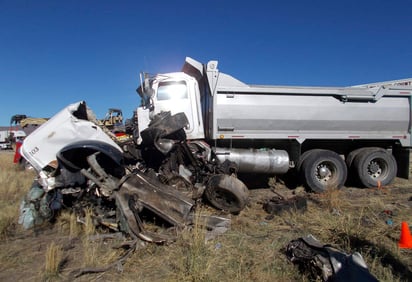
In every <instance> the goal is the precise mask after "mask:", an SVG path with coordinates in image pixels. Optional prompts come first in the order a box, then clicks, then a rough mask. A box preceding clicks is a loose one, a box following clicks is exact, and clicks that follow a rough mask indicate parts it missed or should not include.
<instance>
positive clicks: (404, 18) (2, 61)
mask: <svg viewBox="0 0 412 282" xmlns="http://www.w3.org/2000/svg"><path fill="white" fill-rule="evenodd" d="M186 56H190V57H192V58H194V59H196V60H198V61H201V62H207V61H209V60H214V59H217V60H219V69H220V71H222V72H224V73H227V74H230V75H232V76H234V77H236V78H238V79H240V80H241V81H243V82H246V83H251V84H274V85H276V84H280V85H317V86H349V85H356V84H362V83H367V82H376V81H384V80H393V79H401V78H408V77H412V0H405V1H398V0H393V1H381V0H375V1H369V0H365V1H362V0H356V1H354V0H346V1H333V0H329V1H320V0H313V1H309V0H307V1H303V0H302V1H296V0H295V1H294V0H290V1H276V0H266V1H259V0H255V1H242V0H235V1H231V0H207V1H185V0H177V1H172V0H169V1H163V0H157V1H132V0H130V1H121V0H120V1H108V0H99V1H97V0H95V1H92V0H89V1H88V0H78V1H70V0H66V1H57V0H56V1H42V0H32V1H28V0H27V1H23V0H0V97H1V104H0V105H1V106H0V125H3V126H6V125H9V122H10V117H11V116H12V115H14V114H26V115H28V116H31V117H51V116H53V115H54V114H55V113H57V112H58V111H60V110H61V109H62V108H64V107H65V106H66V105H68V104H71V103H74V102H77V101H80V100H85V101H86V103H87V104H88V105H89V106H90V107H91V108H92V109H93V110H94V112H95V113H96V115H97V116H98V117H101V118H102V117H103V116H104V114H105V113H106V111H107V109H108V108H111V107H116V108H121V109H122V110H123V113H124V116H125V117H126V118H128V117H130V116H131V115H132V112H133V110H134V109H135V108H136V107H137V106H138V105H139V103H140V100H139V98H138V96H137V94H136V92H135V89H136V88H137V87H138V85H139V72H141V71H147V72H151V73H158V72H170V71H179V70H180V69H181V66H182V64H183V62H184V59H185V57H186Z"/></svg>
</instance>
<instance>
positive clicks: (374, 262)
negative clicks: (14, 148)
mask: <svg viewBox="0 0 412 282" xmlns="http://www.w3.org/2000/svg"><path fill="white" fill-rule="evenodd" d="M12 160H13V154H12V153H11V152H6V151H2V152H0V163H1V164H2V165H1V171H0V209H1V212H0V228H1V229H0V232H1V233H0V235H1V243H0V244H1V246H0V252H1V253H0V260H1V261H0V280H1V281H28V280H30V281H232V280H234V279H236V280H239V281H311V280H314V279H318V281H321V278H319V277H317V278H314V276H313V273H311V270H310V269H309V268H307V269H302V267H300V268H299V267H298V266H297V265H295V264H293V263H292V262H291V261H290V260H288V258H287V256H286V247H287V246H288V244H289V242H290V241H292V240H295V239H297V238H300V237H304V236H307V235H309V234H311V235H313V236H314V237H315V238H317V239H318V240H319V241H320V242H322V243H323V244H328V245H331V246H334V247H335V248H337V249H339V250H342V251H343V252H345V253H347V254H350V253H354V252H359V253H360V254H361V255H362V257H363V259H364V260H365V263H366V265H367V267H368V269H369V271H370V273H371V274H372V275H373V276H374V277H376V278H377V279H378V280H379V281H411V279H412V250H411V249H404V248H399V246H398V242H399V239H400V235H401V223H402V222H407V223H409V225H412V213H411V207H412V182H411V181H410V180H405V179H398V178H397V179H396V180H395V181H394V182H393V183H392V184H390V185H388V186H384V187H375V188H364V189H361V188H354V187H343V188H342V189H340V190H334V189H332V190H330V191H326V192H325V193H322V194H315V193H311V192H306V191H305V189H303V188H302V187H297V188H294V189H290V188H288V187H287V186H286V185H284V183H283V182H282V181H281V180H279V179H275V178H274V177H270V176H259V177H248V178H244V179H242V176H239V178H240V179H242V180H243V182H244V183H246V184H247V186H248V187H249V198H248V202H247V205H246V207H245V208H244V209H243V210H241V211H240V212H239V213H237V214H233V213H228V212H223V211H219V210H216V209H215V208H213V207H211V206H210V205H206V204H201V205H199V207H198V208H197V210H196V213H195V214H194V215H193V218H192V223H193V224H192V225H191V226H190V228H170V224H168V222H166V221H164V220H161V219H159V218H157V217H155V215H154V214H153V213H150V212H149V213H147V214H145V215H142V216H141V220H142V222H141V223H139V224H142V226H144V229H145V230H146V231H147V232H148V233H147V234H148V235H147V236H150V234H158V235H157V236H158V237H155V238H157V239H159V238H168V239H167V240H164V241H162V240H160V241H159V242H148V241H145V240H142V239H141V238H134V239H133V238H130V235H129V234H128V233H127V232H126V233H125V232H115V231H113V229H112V228H110V225H109V224H107V226H104V225H96V224H94V223H95V222H94V221H98V220H100V219H99V217H98V215H97V214H95V211H94V212H93V211H92V210H91V209H88V207H87V205H86V204H85V203H82V204H79V205H77V206H72V207H67V208H65V207H64V208H62V209H61V210H59V211H58V214H56V215H55V218H54V220H53V221H51V222H49V221H45V222H43V223H42V224H39V225H37V226H35V227H34V228H31V229H25V228H23V226H22V225H21V224H19V223H18V220H19V209H20V205H21V203H22V199H23V198H24V197H25V195H27V192H28V191H29V189H30V187H32V184H33V179H34V178H35V174H34V172H33V171H32V170H21V169H20V168H19V167H18V166H16V165H15V164H13V162H12ZM296 199H299V201H295V200H296ZM298 202H299V203H302V204H301V205H300V204H299V205H298V204H296V203H298ZM75 209H82V210H83V216H82V217H80V216H79V213H77V214H76V211H75ZM77 212H78V211H77ZM210 216H214V217H216V218H224V219H226V220H227V221H223V223H224V224H223V225H220V226H219V225H218V228H215V231H217V232H215V233H213V232H210V231H211V230H212V231H213V229H210V228H208V227H207V226H208V223H207V222H206V223H205V219H207V218H210ZM209 224H210V222H209ZM215 227H216V226H215ZM170 236H171V237H170ZM170 238H172V240H169V239H170ZM132 241H133V244H132V243H131V242H132ZM155 241H156V240H155ZM131 246H132V247H131Z"/></svg>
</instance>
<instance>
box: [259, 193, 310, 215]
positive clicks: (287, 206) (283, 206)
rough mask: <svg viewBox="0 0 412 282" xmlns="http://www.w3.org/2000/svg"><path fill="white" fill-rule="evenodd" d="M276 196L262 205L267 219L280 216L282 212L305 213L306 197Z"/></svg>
mask: <svg viewBox="0 0 412 282" xmlns="http://www.w3.org/2000/svg"><path fill="white" fill-rule="evenodd" d="M272 191H273V190H272ZM276 194H277V196H275V197H272V198H271V199H269V200H267V201H265V202H264V203H263V209H264V210H265V211H266V212H267V213H269V214H270V215H269V216H268V217H267V219H271V218H272V217H273V215H281V214H282V213H284V212H298V211H299V212H305V211H306V210H307V207H308V205H307V199H306V197H304V196H300V195H297V196H292V197H290V198H286V197H284V196H282V195H280V194H279V193H276Z"/></svg>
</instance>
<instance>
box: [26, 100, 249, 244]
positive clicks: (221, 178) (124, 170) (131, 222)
mask: <svg viewBox="0 0 412 282" xmlns="http://www.w3.org/2000/svg"><path fill="white" fill-rule="evenodd" d="M186 124H187V119H186V116H185V115H184V114H183V113H179V114H176V115H171V114H170V112H162V113H160V114H158V115H157V116H155V117H154V118H153V119H152V122H151V123H150V125H149V127H148V128H146V129H145V130H143V131H142V132H141V136H140V137H141V138H142V140H143V141H142V142H141V144H139V145H138V144H137V143H136V142H135V141H133V140H136V138H131V139H129V141H126V142H123V143H119V142H118V140H117V139H116V138H115V137H114V136H112V135H111V133H110V132H109V131H107V129H105V128H104V127H100V126H98V125H97V123H96V119H95V118H94V114H93V112H92V111H91V110H90V109H88V107H87V106H86V103H85V102H83V101H82V102H78V103H75V104H72V105H69V106H68V107H66V108H65V109H63V110H62V111H61V112H59V113H58V114H56V115H55V116H54V117H52V118H51V119H50V120H49V121H48V122H46V123H45V124H43V125H42V126H41V127H40V128H38V129H37V130H36V131H34V132H33V133H32V134H31V135H30V136H28V137H27V139H26V140H25V142H24V143H23V146H22V147H21V154H22V156H23V157H24V158H25V159H26V160H27V161H28V162H30V164H31V165H32V166H33V167H34V168H35V169H36V170H37V172H38V178H37V179H36V181H35V182H34V183H33V186H32V188H31V189H30V191H29V193H28V194H27V196H26V197H25V199H24V200H23V202H22V205H21V215H20V218H19V222H20V223H21V224H22V225H23V226H24V227H25V228H31V227H33V226H36V225H38V224H41V223H43V222H44V221H47V220H51V219H53V218H54V217H55V215H56V214H57V212H58V211H59V210H61V209H63V208H71V209H73V211H75V212H78V213H83V212H84V209H85V208H91V209H92V211H93V215H94V222H96V224H98V225H102V226H106V227H108V228H110V229H113V230H116V231H123V232H125V233H127V234H129V235H130V236H131V237H132V238H140V239H142V240H145V241H150V242H158V243H161V242H166V241H170V240H174V238H173V235H164V234H162V235H160V234H156V233H152V232H149V231H147V230H145V229H144V227H143V223H142V216H143V215H144V214H145V213H151V214H152V215H154V216H156V217H158V218H160V219H162V221H163V222H164V223H165V225H166V226H169V227H176V228H182V227H184V226H188V225H190V224H192V223H193V219H194V211H195V208H196V206H197V205H199V204H200V203H203V202H205V203H210V204H211V205H213V206H214V207H215V208H217V209H218V210H224V211H227V212H229V213H238V212H240V211H241V210H242V209H243V208H244V207H245V205H246V204H247V200H248V189H247V187H246V186H245V185H244V184H243V183H242V182H241V181H240V180H238V179H237V178H236V177H235V173H236V171H235V170H234V168H233V166H232V165H231V163H230V162H228V161H227V162H224V163H219V162H218V160H217V158H214V156H213V152H212V151H211V149H210V148H209V147H208V145H207V144H205V143H203V142H196V141H192V142H189V141H187V140H186V138H185V133H184V130H183V128H184V127H185V126H186ZM229 223H230V222H229V220H228V219H227V218H224V217H218V216H208V217H207V219H206V225H207V227H208V229H209V230H213V229H216V228H218V229H219V230H225V229H227V227H228V226H229Z"/></svg>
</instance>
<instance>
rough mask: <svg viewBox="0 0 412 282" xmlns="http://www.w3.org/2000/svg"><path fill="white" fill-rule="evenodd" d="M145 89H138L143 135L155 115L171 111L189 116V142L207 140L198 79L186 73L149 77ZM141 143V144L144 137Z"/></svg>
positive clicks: (187, 131)
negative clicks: (140, 100) (205, 138)
mask: <svg viewBox="0 0 412 282" xmlns="http://www.w3.org/2000/svg"><path fill="white" fill-rule="evenodd" d="M142 86H143V87H141V88H139V89H138V92H139V94H140V96H141V98H142V106H141V107H139V108H138V109H137V114H138V117H139V119H138V126H139V131H140V132H141V131H143V130H144V129H145V128H147V127H148V125H149V123H150V121H151V119H152V117H153V116H154V115H156V114H159V113H161V112H169V111H170V112H171V114H172V115H174V114H177V113H181V112H183V113H184V114H185V115H186V117H187V119H188V121H189V123H188V125H187V127H186V128H185V132H186V135H187V139H189V140H191V139H202V138H204V137H205V134H204V129H203V119H202V115H201V104H200V93H199V86H198V82H197V81H196V79H194V78H193V77H192V76H190V75H188V74H186V73H183V72H175V73H167V74H162V75H161V76H155V77H152V78H147V79H146V80H145V82H144V83H142ZM144 88H145V89H144ZM138 142H141V139H140V137H139V141H138Z"/></svg>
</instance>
